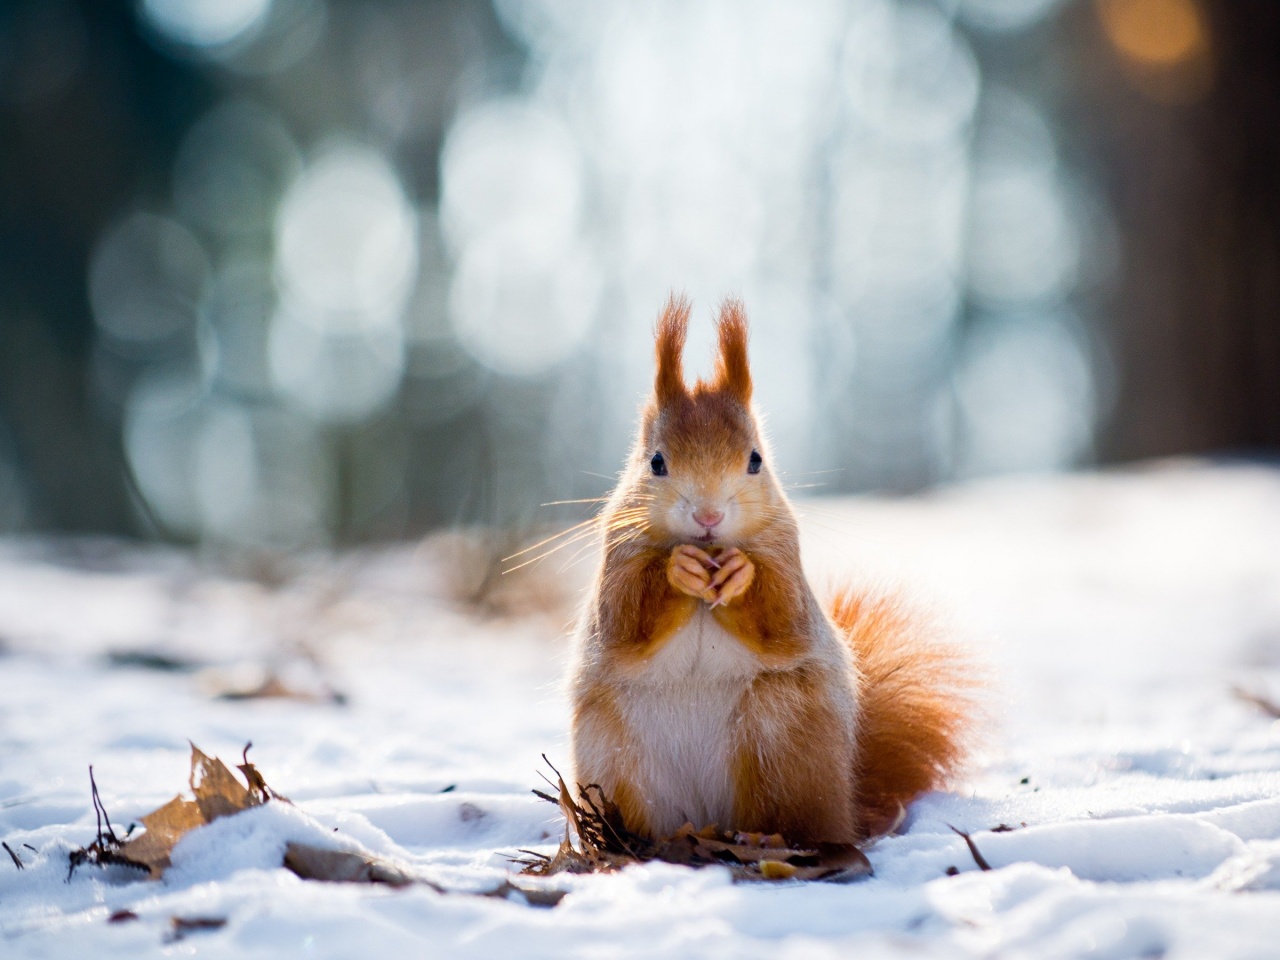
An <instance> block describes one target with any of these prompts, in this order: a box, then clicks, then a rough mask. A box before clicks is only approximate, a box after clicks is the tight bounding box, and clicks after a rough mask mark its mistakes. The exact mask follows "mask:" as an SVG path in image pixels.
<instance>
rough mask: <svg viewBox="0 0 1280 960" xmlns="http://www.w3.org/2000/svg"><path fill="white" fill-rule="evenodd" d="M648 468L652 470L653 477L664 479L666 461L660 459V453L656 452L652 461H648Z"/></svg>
mask: <svg viewBox="0 0 1280 960" xmlns="http://www.w3.org/2000/svg"><path fill="white" fill-rule="evenodd" d="M649 467H650V469H652V470H653V475H654V476H655V477H665V476H666V475H667V461H666V460H664V459H663V458H662V451H658V452H657V453H655V454H654V455H653V459H652V460H650V461H649Z"/></svg>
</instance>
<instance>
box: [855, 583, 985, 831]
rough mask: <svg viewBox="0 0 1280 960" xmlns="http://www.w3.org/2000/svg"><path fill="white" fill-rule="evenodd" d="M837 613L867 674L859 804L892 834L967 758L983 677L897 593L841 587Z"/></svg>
mask: <svg viewBox="0 0 1280 960" xmlns="http://www.w3.org/2000/svg"><path fill="white" fill-rule="evenodd" d="M831 617H832V619H833V620H835V622H836V625H837V626H838V627H839V628H840V630H841V631H842V632H843V633H844V634H845V636H847V637H848V639H849V643H850V645H851V646H852V647H853V651H854V656H855V658H856V660H857V664H858V669H859V670H860V671H861V673H862V690H861V694H862V701H861V708H860V709H861V727H860V734H859V747H860V752H859V760H858V804H859V814H860V823H861V824H862V829H863V832H864V833H865V834H866V835H867V836H875V835H877V834H880V833H885V832H889V831H891V830H892V829H893V828H894V827H895V826H896V825H897V823H898V822H899V821H900V819H901V817H902V814H903V810H904V808H905V807H906V804H907V803H909V802H910V801H911V799H912V798H913V797H915V796H916V795H917V794H920V793H923V792H925V791H926V790H933V789H937V788H938V787H941V786H942V785H943V784H944V783H945V782H946V780H947V778H948V777H949V776H950V775H951V774H953V773H954V772H955V771H956V770H957V768H958V767H959V766H960V764H961V762H962V761H963V760H964V758H965V753H966V751H967V740H968V738H969V737H970V735H971V734H972V732H973V726H974V723H975V721H976V712H977V711H976V701H975V698H974V694H975V693H976V688H977V686H978V678H977V677H976V675H975V672H974V670H973V668H972V665H971V663H969V662H968V661H967V660H966V659H965V657H964V656H963V655H962V653H961V651H960V650H959V649H957V648H956V647H954V646H953V645H950V644H947V643H943V642H941V641H939V640H937V639H935V638H934V637H933V636H932V635H931V634H930V630H929V623H928V621H927V619H920V618H919V617H918V616H917V615H914V614H912V613H911V612H910V611H908V610H907V609H906V608H905V607H904V606H903V605H902V604H901V603H900V602H898V601H896V600H894V599H893V598H891V597H887V596H881V595H873V594H865V593H859V592H855V591H854V590H851V589H845V590H842V591H840V592H839V593H838V594H837V595H836V596H835V598H834V599H833V601H832V603H831Z"/></svg>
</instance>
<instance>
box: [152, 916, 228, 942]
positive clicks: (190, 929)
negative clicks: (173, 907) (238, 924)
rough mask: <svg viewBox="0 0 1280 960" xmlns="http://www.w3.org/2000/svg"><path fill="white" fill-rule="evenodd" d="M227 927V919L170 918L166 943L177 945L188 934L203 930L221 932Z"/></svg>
mask: <svg viewBox="0 0 1280 960" xmlns="http://www.w3.org/2000/svg"><path fill="white" fill-rule="evenodd" d="M226 925H227V918H226V917H170V918H169V928H170V929H169V936H168V937H167V938H166V942H167V943H175V942H177V941H178V940H181V939H183V938H184V937H186V935H187V934H189V933H196V932H198V931H201V930H221V929H222V928H223V927H225V926H226Z"/></svg>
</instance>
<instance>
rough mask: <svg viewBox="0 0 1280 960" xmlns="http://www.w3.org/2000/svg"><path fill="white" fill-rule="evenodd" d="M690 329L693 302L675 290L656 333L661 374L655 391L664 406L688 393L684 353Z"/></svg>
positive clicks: (656, 346)
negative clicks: (678, 295)
mask: <svg viewBox="0 0 1280 960" xmlns="http://www.w3.org/2000/svg"><path fill="white" fill-rule="evenodd" d="M688 331H689V301H688V300H687V299H686V298H684V297H677V296H676V295H675V294H674V293H673V294H672V295H671V299H669V300H668V301H667V305H666V306H665V307H664V308H663V310H662V316H660V317H658V327H657V330H656V331H655V332H654V337H655V353H656V354H657V359H658V375H657V378H656V380H655V381H654V385H653V392H654V395H655V396H656V397H657V398H658V403H659V405H661V406H667V405H668V404H671V403H674V402H676V401H678V400H679V399H680V398H681V397H683V396H685V395H686V392H687V391H686V389H685V385H684V370H683V369H682V367H681V356H682V354H683V353H684V341H685V336H686V335H687V333H688Z"/></svg>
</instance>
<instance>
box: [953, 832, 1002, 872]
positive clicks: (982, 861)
mask: <svg viewBox="0 0 1280 960" xmlns="http://www.w3.org/2000/svg"><path fill="white" fill-rule="evenodd" d="M947 826H948V827H951V824H949V823H948V824H947ZM951 829H952V831H953V832H955V833H958V834H959V835H960V838H961V839H962V840H963V841H964V842H965V845H966V846H967V847H968V848H969V852H970V853H971V854H973V862H974V863H976V864H977V865H978V869H979V870H990V869H991V864H989V863H987V858H986V857H984V856H983V855H982V854H981V853H979V852H978V845H977V844H976V843H974V842H973V837H971V836H969V835H968V834H967V833H965V832H964V831H963V830H956V828H955V827H951Z"/></svg>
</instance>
